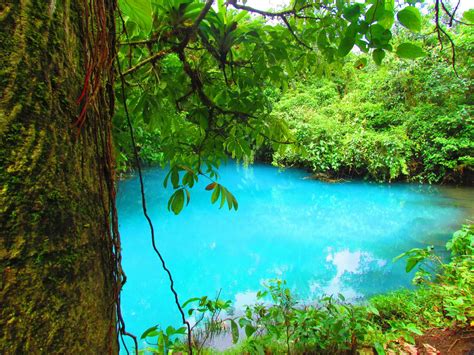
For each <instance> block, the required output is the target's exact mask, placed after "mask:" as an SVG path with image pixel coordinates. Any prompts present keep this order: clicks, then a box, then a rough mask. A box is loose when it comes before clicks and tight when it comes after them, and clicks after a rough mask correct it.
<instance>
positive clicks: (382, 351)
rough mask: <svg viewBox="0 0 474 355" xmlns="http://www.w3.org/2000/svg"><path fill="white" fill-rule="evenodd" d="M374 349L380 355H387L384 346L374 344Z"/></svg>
mask: <svg viewBox="0 0 474 355" xmlns="http://www.w3.org/2000/svg"><path fill="white" fill-rule="evenodd" d="M374 348H375V351H376V352H377V354H378V355H385V349H384V347H383V345H382V344H380V343H378V342H377V343H374Z"/></svg>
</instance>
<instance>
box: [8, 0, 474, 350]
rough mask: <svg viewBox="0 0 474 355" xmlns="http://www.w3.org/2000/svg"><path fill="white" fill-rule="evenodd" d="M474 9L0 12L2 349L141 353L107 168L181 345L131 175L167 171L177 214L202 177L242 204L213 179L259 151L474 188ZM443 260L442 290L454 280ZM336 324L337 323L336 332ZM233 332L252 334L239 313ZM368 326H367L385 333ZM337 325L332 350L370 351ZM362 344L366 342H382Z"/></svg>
mask: <svg viewBox="0 0 474 355" xmlns="http://www.w3.org/2000/svg"><path fill="white" fill-rule="evenodd" d="M420 9H422V10H420ZM473 17H474V16H473V11H472V10H470V11H466V12H464V14H459V13H458V12H457V7H456V5H451V4H449V3H448V2H446V1H443V0H435V1H434V3H429V4H423V1H405V2H403V3H401V4H395V2H394V1H393V0H366V1H364V2H361V3H358V2H353V1H341V0H335V1H332V0H292V1H290V3H289V5H288V6H287V7H285V8H282V9H279V10H275V11H263V10H258V9H255V8H252V7H250V6H247V5H246V4H245V1H236V0H229V1H227V2H224V1H223V0H217V1H212V0H206V1H198V0H194V1H193V0H169V1H161V0H120V1H119V2H118V3H117V2H116V1H115V0H83V1H78V2H58V1H48V2H45V1H39V0H28V1H21V2H20V1H4V2H2V3H1V4H0V24H1V26H0V93H1V94H0V119H1V125H0V130H1V137H2V138H1V141H0V164H1V166H2V170H1V171H0V181H1V185H2V189H1V192H0V206H1V212H2V218H1V224H0V230H1V233H2V238H1V240H0V243H1V247H0V259H1V272H2V284H1V285H2V287H1V290H0V297H1V300H2V309H1V318H0V328H1V329H2V331H1V340H0V352H2V353H5V354H14V353H97V354H103V353H118V351H119V348H120V345H119V344H121V342H120V341H121V339H123V337H127V336H128V337H132V338H133V339H134V340H135V342H136V338H135V337H134V336H133V335H132V334H129V333H128V332H127V330H126V324H125V322H124V320H123V318H122V315H121V307H120V305H121V303H120V294H121V293H120V292H121V289H122V287H123V285H124V283H125V282H126V275H125V272H124V270H122V267H121V243H120V233H119V229H118V216H117V211H116V204H115V197H116V183H117V179H118V172H120V171H129V170H133V171H135V172H136V173H137V174H138V175H139V178H140V182H141V193H142V202H143V203H142V207H143V212H144V215H145V218H147V220H148V222H149V225H150V233H151V240H152V246H153V248H154V250H155V251H156V253H157V257H158V258H159V261H160V263H161V265H162V266H163V268H164V269H165V270H166V271H167V272H168V275H169V278H170V287H171V291H172V292H173V293H174V295H175V300H176V307H177V311H178V312H180V314H181V316H182V320H183V324H184V325H185V327H184V332H185V333H187V337H186V339H187V351H189V352H191V353H192V352H193V349H194V350H195V348H194V345H195V344H193V342H192V336H191V334H190V333H191V325H190V323H189V322H188V320H187V316H186V314H185V313H184V311H185V309H186V307H185V305H184V304H181V302H180V300H179V298H178V295H177V293H176V292H175V290H174V288H173V278H172V274H171V273H170V272H169V270H168V269H167V267H166V262H165V260H163V258H162V256H161V254H160V251H159V250H158V248H157V246H156V243H155V236H154V227H153V222H152V221H151V219H150V218H149V216H148V214H147V209H146V196H145V194H144V186H143V181H142V179H141V167H142V165H143V164H144V163H146V164H161V165H163V166H167V167H168V169H169V174H168V176H167V178H166V181H165V183H167V184H171V185H172V186H173V187H174V189H175V192H174V194H173V195H172V196H171V198H170V202H169V205H168V207H169V209H170V210H172V211H173V212H174V213H176V214H177V213H179V212H180V211H181V210H182V209H183V208H184V206H185V205H186V204H187V203H189V201H190V196H191V188H192V187H193V185H194V184H195V183H196V181H197V180H198V179H200V178H202V177H206V178H208V179H211V180H212V182H211V183H210V184H209V185H208V186H207V190H209V191H210V194H211V196H212V197H211V200H212V202H217V201H218V199H219V198H220V203H221V206H222V205H224V204H225V203H226V202H227V206H228V207H229V209H231V208H234V209H237V208H238V203H237V199H236V197H235V196H234V195H233V194H232V192H231V191H229V190H227V189H226V188H225V187H224V186H222V185H221V184H219V182H218V167H219V166H220V164H222V163H223V162H224V161H226V160H227V159H229V158H232V159H236V160H243V161H252V160H253V159H254V158H255V157H258V156H265V155H266V156H270V158H271V160H272V161H274V162H275V163H276V164H284V165H287V164H298V165H302V166H305V167H308V168H309V169H312V170H313V171H314V172H316V173H324V174H328V175H329V176H334V177H347V176H364V177H367V178H370V179H375V180H389V181H390V180H395V179H410V180H421V181H429V182H470V181H471V182H472V164H473V160H472V159H473V158H472V133H473V131H472V129H473V128H472V117H471V113H472V112H471V111H470V110H471V107H472V101H471V100H472V55H469V54H472V24H473V22H474V21H473V20H474V18H473ZM410 60H416V61H412V62H410ZM291 92H296V93H298V95H290V93H291ZM308 97H309V98H310V100H307V98H308ZM298 100H301V101H304V102H302V104H301V102H300V103H298ZM289 109H291V110H292V112H291V114H290V113H289V111H288V110H289ZM295 111H301V115H300V116H299V117H298V115H294V114H293V113H294V112H295ZM464 234H465V235H467V236H468V237H463V240H466V238H467V239H469V238H470V239H469V240H471V243H472V233H471V232H469V231H468V232H466V230H464ZM463 245H464V246H463V247H462V248H464V249H462V250H464V251H469V252H470V253H471V254H469V253H467V252H466V253H465V254H466V255H467V256H468V258H467V260H468V262H472V257H471V256H472V249H469V248H468V247H467V246H466V245H468V244H466V242H463ZM456 248H457V247H456ZM459 248H461V247H459ZM456 250H457V249H456ZM413 253H415V254H416V253H418V254H417V255H422V256H423V258H424V257H425V254H423V253H422V251H414V252H413ZM420 253H421V254H420ZM455 253H456V255H458V254H457V253H458V252H457V251H455ZM463 253H464V252H463ZM463 255H464V254H463ZM469 255H471V256H469ZM410 257H412V256H411V255H410ZM421 259H422V258H421V257H420V260H421ZM417 260H418V259H417ZM452 262H460V261H459V260H458V259H456V258H453V261H452ZM463 262H464V261H463ZM448 265H451V264H448ZM456 265H457V264H456ZM467 267H472V264H468V266H467ZM446 268H447V269H449V266H443V267H442V271H440V275H441V276H440V280H444V279H443V277H445V278H447V279H450V280H451V279H453V278H454V279H455V280H456V282H458V281H459V280H460V278H459V277H458V276H455V277H454V276H453V277H451V276H442V275H445V274H447V275H449V273H447V272H445V269H446ZM455 269H456V270H457V267H456V268H455ZM456 272H457V271H456ZM459 272H461V271H459ZM456 275H457V274H456ZM443 282H444V281H443ZM269 287H270V288H269V292H270V295H272V297H273V298H274V301H275V307H276V308H272V307H271V308H269V311H271V312H273V313H274V316H275V322H280V320H281V319H283V324H284V326H285V329H286V330H285V332H286V337H284V338H282V337H281V332H280V331H279V330H278V323H277V324H273V323H274V321H273V320H271V318H268V317H266V318H265V317H263V320H262V321H263V322H268V324H269V325H271V326H272V327H273V326H276V328H275V329H276V331H277V337H276V339H277V342H276V343H275V346H277V345H278V346H279V344H280V342H282V341H284V342H285V343H286V348H287V350H288V352H290V351H293V350H294V349H293V348H292V344H291V341H290V340H291V339H290V333H291V334H296V332H297V329H298V327H297V325H296V323H293V321H291V322H290V319H289V318H288V314H290V313H287V312H291V315H292V317H293V315H294V314H296V313H297V312H296V310H297V309H296V308H295V304H294V300H293V299H292V298H291V297H290V295H287V293H288V292H287V291H286V289H285V287H284V283H282V282H276V283H275V284H272V285H270V286H269ZM463 290H464V289H463ZM420 292H421V291H420ZM427 292H428V291H427ZM459 292H461V293H462V292H464V291H459ZM428 293H429V292H428ZM282 295H283V299H282V298H281V297H282ZM416 295H418V293H417V294H416ZM287 296H288V297H287ZM407 297H408V296H407ZM413 297H418V296H413ZM420 297H422V296H420ZM459 297H460V296H459ZM194 302H202V300H199V301H198V300H194ZM206 302H207V301H204V302H202V303H203V305H202V307H208V308H209V306H208V304H207V303H206ZM216 302H218V300H217V301H216ZM281 302H283V306H282V307H283V308H281V307H280V306H278V304H279V303H281ZM322 305H323V307H325V308H326V309H327V310H328V312H329V310H330V309H333V308H332V307H336V308H337V309H338V311H337V312H339V311H340V312H343V313H344V312H346V311H344V310H343V309H347V312H349V313H350V314H355V313H354V312H356V313H357V312H359V308H357V307H355V308H354V307H352V306H347V305H344V304H339V303H334V302H333V300H332V299H329V300H322ZM218 306H219V307H220V308H222V307H223V306H222V305H221V304H220V303H219V305H218ZM212 307H214V309H215V305H214V306H212ZM278 307H280V308H278ZM273 309H276V311H273ZM282 309H283V311H282ZM298 309H299V308H298ZM374 309H375V308H370V309H369V308H361V310H360V312H362V314H363V312H369V313H370V314H375V316H376V312H375V310H374ZM470 309H472V308H470ZM203 311H205V310H203ZM211 311H212V310H211ZM379 311H380V310H379ZM250 312H253V311H252V310H250ZM262 312H266V311H262ZM279 312H280V313H279ZM281 312H283V313H281ZM308 312H309V313H307V315H308V317H312V316H311V312H312V311H311V309H309V310H308ZM314 312H316V309H314ZM330 312H332V311H330ZM273 313H272V314H273ZM316 313H318V312H316ZM265 314H266V313H265ZM456 314H457V313H456V312H454V313H452V315H449V317H451V318H449V317H448V318H449V319H452V318H453V317H454V318H456V317H457V315H456ZM326 315H327V314H326ZM304 316H305V315H302V317H304ZM320 316H321V317H323V318H324V317H325V316H324V315H323V314H321V315H319V313H318V315H317V316H315V317H316V318H314V319H313V321H314V320H315V319H319V317H320ZM375 316H374V317H375ZM445 316H446V314H445V313H443V317H445ZM272 317H273V316H272ZM282 317H283V318H282ZM341 317H342V316H341ZM371 317H372V316H371ZM369 318H370V317H369ZM351 319H352V318H351ZM400 319H403V316H401V318H400ZM346 321H347V319H346V320H341V322H339V323H337V326H338V327H341V328H340V329H345V331H348V330H347V328H345V327H344V326H343V325H344V324H345V323H344V322H346ZM443 321H444V320H439V322H443ZM463 321H464V319H463ZM240 322H241V323H242V324H241V326H243V327H245V328H248V329H249V333H252V329H254V328H255V329H257V328H256V324H254V323H253V319H251V317H250V318H248V317H247V321H245V320H244V321H240ZM328 322H329V323H330V322H332V320H331V319H329V320H328ZM383 322H384V320H380V323H379V325H374V326H373V327H375V328H374V329H376V331H379V330H380V329H385V330H386V329H388V328H387V324H388V323H383ZM387 322H388V321H387ZM402 322H405V320H402ZM406 322H408V323H406V324H407V327H410V328H407V329H408V330H410V329H412V330H413V329H415V328H413V326H412V324H411V323H410V322H411V321H406ZM234 324H236V323H235V321H234V323H231V327H232V332H233V334H234V335H235V329H236V328H235V325H234ZM290 324H291V325H290ZM351 324H352V323H351ZM354 324H357V323H354ZM252 327H253V328H252ZM290 327H292V328H290ZM402 328H403V327H402ZM267 329H268V332H266V333H265V334H264V335H265V336H269V337H270V336H273V335H272V333H271V331H270V330H269V329H270V328H267ZM364 329H366V328H364ZM403 329H405V328H403ZM280 330H281V328H280ZM152 331H158V332H159V330H157V329H155V330H152ZM152 331H151V332H152ZM174 331H177V332H179V333H183V329H178V330H173V329H170V332H171V333H172V332H174ZM255 332H256V330H255ZM255 332H253V333H255ZM351 332H352V333H350V334H351V335H350V337H351V340H350V342H349V341H348V340H347V338H344V339H343V340H341V341H340V344H344V345H343V346H347V344H349V343H350V346H351V347H353V346H354V344H358V343H364V342H365V341H366V338H364V337H365V335H364V336H362V338H361V336H359V335H358V334H359V333H357V334H356V333H355V332H354V331H351ZM160 334H163V333H160ZM344 334H346V333H344ZM374 334H375V333H374ZM376 334H379V335H374V339H375V340H376V342H377V344H379V346H378V348H379V349H380V346H382V347H383V346H384V345H385V344H384V343H385V341H386V340H387V339H386V338H383V339H382V340H380V339H381V338H380V337H382V335H380V332H379V333H376ZM146 335H151V333H150V332H149V333H147V334H146ZM155 335H156V334H155ZM265 336H264V337H263V338H262V339H265ZM301 336H305V335H303V334H302V335H301ZM354 337H355V338H354ZM162 339H164V338H163V337H162ZM353 339H356V340H357V341H356V342H354V340H353ZM361 339H362V340H361ZM364 339H365V340H364ZM375 340H374V341H375ZM388 340H389V339H388ZM258 341H260V340H258ZM328 341H332V342H333V343H331V344H334V341H333V340H331V339H328ZM338 341H339V340H338ZM338 341H336V342H338ZM135 344H136V343H135ZM374 344H375V343H374ZM320 345H321V344H319V345H318V344H317V346H320ZM166 346H168V345H166ZM259 346H260V345H259ZM308 346H310V345H308ZM311 346H313V345H311ZM331 346H333V345H331ZM374 346H375V345H374ZM135 348H137V346H135ZM135 350H136V351H138V349H135ZM157 351H158V352H159V351H161V350H157Z"/></svg>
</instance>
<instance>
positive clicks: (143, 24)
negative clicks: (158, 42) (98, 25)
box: [119, 0, 153, 33]
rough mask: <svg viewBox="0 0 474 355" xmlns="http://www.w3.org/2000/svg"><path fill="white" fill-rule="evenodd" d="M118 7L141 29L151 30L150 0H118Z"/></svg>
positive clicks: (147, 31)
mask: <svg viewBox="0 0 474 355" xmlns="http://www.w3.org/2000/svg"><path fill="white" fill-rule="evenodd" d="M119 7H120V9H121V10H122V12H123V13H124V14H125V15H127V16H128V17H129V18H130V19H131V20H132V21H133V22H136V23H137V24H138V26H140V28H141V29H142V30H143V31H145V32H146V33H149V32H150V31H151V26H152V12H153V11H152V9H151V2H150V0H119Z"/></svg>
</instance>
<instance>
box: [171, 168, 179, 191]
mask: <svg viewBox="0 0 474 355" xmlns="http://www.w3.org/2000/svg"><path fill="white" fill-rule="evenodd" d="M171 183H172V184H173V188H175V189H176V188H177V187H178V186H179V173H178V169H175V168H173V170H172V171H171Z"/></svg>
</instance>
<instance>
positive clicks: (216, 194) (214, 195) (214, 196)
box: [211, 184, 221, 203]
mask: <svg viewBox="0 0 474 355" xmlns="http://www.w3.org/2000/svg"><path fill="white" fill-rule="evenodd" d="M220 192H221V185H219V184H218V185H217V186H216V187H215V188H214V191H213V192H212V195H211V203H215V202H216V201H217V199H218V198H219V194H220Z"/></svg>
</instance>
